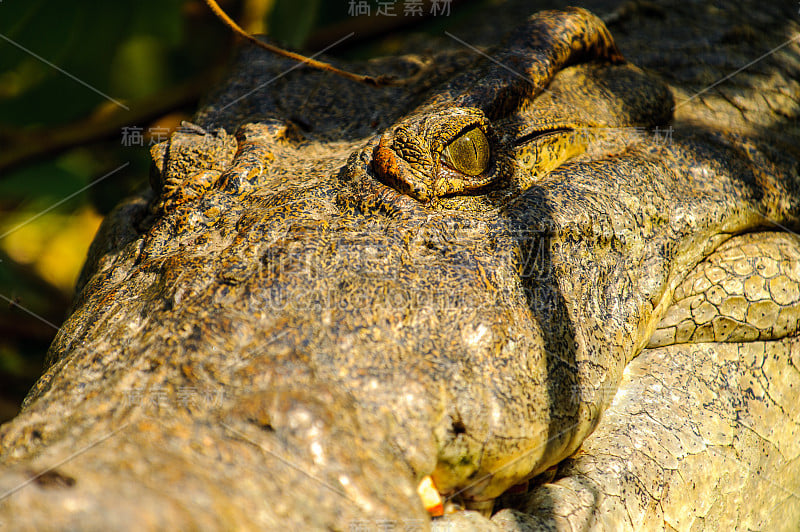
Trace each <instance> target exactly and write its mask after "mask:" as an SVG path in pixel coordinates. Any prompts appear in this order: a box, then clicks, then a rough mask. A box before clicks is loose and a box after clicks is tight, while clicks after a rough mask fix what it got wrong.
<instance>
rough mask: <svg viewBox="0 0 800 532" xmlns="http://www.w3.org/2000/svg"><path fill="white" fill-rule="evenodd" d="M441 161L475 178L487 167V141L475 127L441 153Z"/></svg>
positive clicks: (457, 138)
mask: <svg viewBox="0 0 800 532" xmlns="http://www.w3.org/2000/svg"><path fill="white" fill-rule="evenodd" d="M442 160H443V161H444V163H445V164H446V165H447V166H449V167H450V168H452V169H454V170H458V171H459V172H461V173H462V174H466V175H469V176H475V175H478V174H481V173H483V171H484V170H486V167H487V166H488V165H489V141H488V140H486V135H484V134H483V131H481V130H480V129H478V128H477V127H475V128H472V129H470V130H469V131H467V132H465V133H463V134H461V135H459V136H458V137H456V138H455V140H453V142H451V143H450V144H448V145H447V146H445V148H444V150H443V151H442Z"/></svg>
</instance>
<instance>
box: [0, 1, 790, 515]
mask: <svg viewBox="0 0 800 532" xmlns="http://www.w3.org/2000/svg"><path fill="white" fill-rule="evenodd" d="M668 7H670V6H668ZM672 8H674V12H675V13H678V14H680V13H681V11H680V6H671V7H670V9H672ZM652 9H654V8H652V7H649V8H648V10H652ZM762 11H763V13H764V16H773V22H775V24H777V22H776V21H777V20H781V19H780V12H779V10H776V9H775V8H773V9H772V10H770V8H763V9H762ZM776 12H778V14H777V15H776V14H775V13H776ZM615 13H616V14H617V15H620V14H622V15H624V17H622V18H623V19H625V17H627V20H633V22H637V23H641V20H640V19H641V18H642V17H648V16H650V17H656V18H658V17H663V18H669V17H670V16H674V14H673V11H670V10H668V9H667V8H664V11H663V12H659V11H658V10H656V11H655V14H653V13H651V12H650V11H645V12H639V11H636V10H634V11H633V14H631V13H630V12H629V11H625V10H624V9H623V10H619V11H616V12H615ZM648 13H649V14H648ZM683 13H685V12H683ZM693 14H694V15H695V16H696V15H697V13H693ZM620 16H621V15H620ZM728 16H734V15H731V14H728ZM631 17H632V18H631ZM637 17H639V18H637ZM687 18H689V17H688V16H687ZM613 19H614V17H613V16H612V17H611V18H610V19H609V20H613ZM727 22H730V21H729V20H728V21H727ZM618 24H622V26H621V28H620V29H621V30H623V29H628V28H629V26H625V24H624V21H623V22H621V23H618ZM631 24H632V23H631ZM694 24H695V27H697V28H701V29H702V31H710V30H709V29H708V28H709V27H710V26H708V25H706V26H704V25H703V24H705V22H695V23H694ZM712 26H713V25H712ZM737 31H740V32H745V33H746V29H740V30H737ZM625 33H626V32H625V31H623V34H625ZM638 38H639V39H644V37H641V36H640V37H638ZM779 38H780V37H779ZM636 39H637V37H636V36H635V35H633V36H631V37H629V41H628V42H629V43H633V44H635V43H637V42H638V41H637V40H636ZM770 43H771V41H770ZM776 44H780V43H779V42H778V43H776ZM642 50H643V48H641V47H640V48H638V49H637V48H634V50H633V52H632V53H633V55H634V56H637V57H639V58H640V59H642V60H643V61H642V62H643V63H644V64H647V65H649V66H650V70H649V71H647V72H646V71H643V70H640V69H639V68H637V67H635V66H633V65H631V64H630V63H627V62H625V60H624V59H623V56H622V54H620V52H619V50H618V49H617V47H616V45H615V44H614V42H613V40H612V38H611V36H610V34H609V33H608V31H607V30H606V29H605V27H604V26H603V25H602V23H601V22H600V21H599V19H597V18H596V17H595V16H594V15H591V14H590V13H588V12H586V11H582V10H574V9H573V10H567V11H550V12H542V13H539V14H536V15H534V16H532V17H531V18H530V19H529V20H528V21H527V22H526V24H525V25H524V26H523V27H522V28H520V29H519V30H517V31H516V32H514V33H512V35H511V36H510V37H509V39H508V40H507V41H506V44H505V45H503V46H501V47H500V48H499V49H498V50H497V51H496V52H494V53H493V56H494V57H497V58H499V59H501V62H502V63H503V64H505V65H506V66H511V67H512V69H513V70H514V72H513V73H512V72H510V71H509V70H506V69H505V68H501V67H498V66H497V65H496V64H494V63H491V62H486V61H481V60H478V61H477V62H476V60H475V58H474V57H473V56H468V55H460V54H458V53H451V54H446V53H445V54H442V56H441V57H440V58H439V59H438V60H437V61H434V62H432V63H430V64H428V65H426V66H424V68H425V69H426V70H425V75H424V76H420V77H418V78H417V80H416V82H414V83H412V84H411V85H409V86H405V87H402V88H391V89H387V90H385V91H384V90H382V91H376V90H375V89H372V88H368V87H355V86H353V85H352V84H350V83H349V82H346V81H341V80H338V79H335V78H331V77H330V76H329V75H327V74H322V73H317V72H308V71H303V70H298V71H296V72H292V73H290V74H287V75H286V76H285V77H284V78H283V79H281V80H280V82H278V83H276V84H275V86H274V87H272V88H271V89H270V90H268V91H257V92H253V93H251V94H249V95H248V96H246V97H244V98H241V99H238V100H237V98H240V97H241V96H242V95H243V94H247V93H248V92H250V91H251V90H252V89H254V88H256V87H258V86H260V85H262V84H263V83H264V81H265V80H268V79H272V78H273V77H275V75H277V74H278V73H280V72H283V71H284V70H286V69H287V68H289V67H290V66H291V64H290V63H287V62H285V61H283V60H277V59H274V58H271V57H268V56H266V55H265V54H263V53H261V52H259V51H252V50H248V51H246V52H244V54H243V57H242V59H241V61H240V63H239V66H238V67H236V69H235V70H234V72H233V74H232V75H231V76H230V77H229V79H228V81H227V83H226V84H225V85H224V86H223V87H222V88H221V89H220V90H219V91H218V93H217V94H215V95H213V96H212V97H211V98H210V100H209V103H208V104H207V105H206V106H205V107H204V108H203V109H202V110H201V111H200V113H199V114H198V115H197V117H196V120H195V122H196V123H197V124H198V127H192V128H189V129H188V130H186V131H184V132H179V133H176V134H175V135H173V136H172V138H171V139H170V141H169V143H166V144H162V145H159V146H158V147H156V148H155V149H154V150H153V156H154V161H155V171H154V174H153V176H152V179H151V181H152V183H153V189H154V190H153V191H151V192H148V193H145V194H143V195H141V196H138V197H135V198H132V199H131V200H129V201H127V202H125V203H124V204H122V205H120V206H119V207H118V208H117V210H116V211H115V212H114V213H113V214H112V215H111V216H110V217H109V218H108V220H107V221H106V222H105V223H104V225H103V227H102V229H101V231H100V233H99V235H98V237H97V239H96V241H95V243H94V244H93V247H92V250H91V253H90V257H89V260H88V261H87V265H86V268H85V270H84V273H83V275H82V277H81V280H80V281H79V295H78V296H77V298H76V301H75V303H74V305H73V309H72V313H71V315H70V317H69V318H68V319H67V321H66V323H65V324H64V326H63V327H62V329H61V331H60V332H59V335H58V336H57V338H56V339H55V341H54V343H53V346H52V347H51V349H50V351H49V353H48V368H47V370H46V372H45V374H44V375H43V376H42V378H41V379H40V381H39V382H38V383H37V384H36V385H35V386H34V388H33V389H32V390H31V392H30V394H29V396H28V398H27V399H26V403H25V406H24V409H23V411H22V413H21V414H20V415H19V416H18V417H17V418H16V419H15V420H13V421H11V422H10V423H8V424H6V425H4V426H3V427H2V428H0V449H2V450H1V451H0V460H2V463H3V470H2V474H1V475H0V493H7V492H9V491H11V490H14V491H13V493H10V494H9V495H8V496H5V497H4V498H3V499H2V500H1V501H0V521H2V522H3V523H4V524H5V525H9V524H10V525H11V528H12V529H20V530H25V529H31V530H33V529H37V530H41V529H69V528H75V529H84V530H93V529H98V530H99V529H109V528H112V529H165V528H190V529H191V528H203V529H206V528H216V529H232V528H247V529H250V528H261V529H267V530H273V529H279V528H280V529H285V528H289V529H298V530H299V529H335V530H348V529H352V527H354V526H361V527H366V528H368V529H370V528H378V527H379V526H382V524H383V525H386V524H387V523H388V524H392V525H394V526H396V528H398V529H403V528H404V527H418V528H421V529H427V528H428V527H430V526H431V525H433V526H434V527H442V528H444V527H447V526H450V527H451V529H453V530H455V529H458V530H462V529H464V530H468V529H473V530H540V529H543V530H551V529H565V530H568V529H585V528H596V529H620V528H621V529H648V530H649V529H677V530H695V529H700V530H702V529H722V528H732V527H739V528H753V529H759V528H766V529H781V528H784V529H793V528H795V527H796V525H797V523H798V522H800V515H799V512H800V509H799V508H800V503H798V496H797V494H798V491H800V461H798V460H799V459H798V456H800V447H799V446H798V441H799V440H798V437H797V424H798V421H799V419H800V401H798V394H800V392H798V390H800V375H799V374H798V364H800V345H798V339H797V337H796V331H797V310H796V309H797V296H796V294H797V286H798V281H800V279H798V271H797V256H798V253H800V251H799V250H800V241H799V240H798V238H797V237H796V236H793V235H792V234H791V233H789V232H785V231H779V230H778V229H779V228H780V227H779V226H776V225H774V224H780V226H783V227H788V228H794V227H798V225H799V224H798V221H799V220H798V213H799V212H800V211H799V210H798V202H800V183H799V182H798V181H799V179H798V153H797V150H796V145H797V142H796V141H797V136H795V135H796V131H795V130H794V129H792V127H791V126H790V125H783V123H784V122H786V121H787V117H792V116H796V114H797V109H798V101H800V97H798V89H797V83H796V82H795V81H793V80H792V79H791V76H792V74H796V73H797V67H796V64H797V59H798V54H797V50H796V48H793V47H790V48H789V49H787V50H784V52H783V53H782V54H780V55H778V56H777V57H776V58H773V59H772V61H773V62H780V61H783V62H784V64H782V70H781V71H780V72H782V73H781V74H777V73H776V72H775V71H770V69H769V64H770V63H769V61H767V64H765V65H761V67H760V69H761V70H760V71H759V72H758V74H759V75H761V77H760V78H759V77H757V76H756V78H754V79H750V78H747V80H745V81H743V82H742V83H743V86H744V88H743V89H742V91H741V93H739V94H733V95H731V94H724V93H720V94H722V96H719V97H717V96H716V95H707V97H705V98H696V99H695V100H693V101H692V102H689V103H688V104H686V105H681V106H679V107H677V108H675V110H674V113H673V105H674V98H675V97H676V96H677V97H683V98H684V99H685V98H686V97H687V95H691V94H692V91H693V90H699V88H702V86H700V87H699V88H697V87H694V86H693V85H692V83H691V82H685V83H683V84H680V83H678V81H680V79H681V75H682V74H681V72H682V71H681V68H679V67H680V65H679V66H678V67H676V66H675V65H668V67H669V68H668V69H666V68H665V70H669V72H661V73H659V72H658V70H657V69H654V68H653V65H652V64H651V63H648V57H647V53H646V52H643V51H642ZM630 55H631V54H628V53H627V52H626V57H628V58H630ZM419 66H420V63H419V62H418V61H417V60H415V59H414V58H413V57H399V58H395V59H387V60H384V61H380V62H374V63H371V64H370V65H368V66H367V67H365V68H366V69H373V70H374V71H375V72H380V73H385V72H387V71H388V72H393V73H395V74H398V75H400V76H403V75H409V74H411V73H413V72H414V71H415V69H417V68H419ZM518 73H522V76H520V75H519V74H518ZM762 74H763V75H762ZM719 77H722V76H719ZM795 77H796V76H795ZM756 81H758V83H756ZM748 84H749V85H748ZM748 87H750V89H749V92H748V90H747V88H748ZM754 87H757V89H758V93H759V95H761V99H760V100H758V102H757V103H753V101H752V100H753V99H754V96H753V94H754V92H755V89H754ZM342 94H347V95H349V96H348V97H347V98H342ZM712 96H713V97H712ZM747 96H750V98H749V99H748V98H747ZM770 102H772V103H770ZM776 102H777V103H776ZM377 111H379V112H377ZM748 113H750V115H751V116H756V117H758V120H746V118H747V116H748ZM770 117H771V120H772V121H771V122H770ZM670 125H671V126H672V128H673V131H672V140H671V142H665V141H664V140H663V139H662V138H660V137H658V136H654V135H653V133H652V132H653V128H655V127H656V126H658V127H659V128H660V130H661V131H663V128H665V127H668V126H670ZM476 128H477V129H479V130H480V131H481V132H483V133H484V135H485V137H486V139H487V142H488V143H489V146H490V152H491V157H490V159H489V161H488V164H487V167H486V168H485V169H484V170H483V171H482V172H480V173H479V174H478V175H474V176H470V175H465V174H461V173H459V172H458V170H456V169H454V168H452V167H449V166H448V165H447V164H446V163H445V162H443V160H444V159H443V157H442V152H443V150H444V149H445V147H446V146H447V145H448V144H449V143H451V142H452V141H453V140H455V139H457V138H458V137H459V136H460V135H462V134H464V133H465V132H466V131H469V130H470V129H476ZM778 131H779V132H780V133H781V134H782V135H783V136H780V135H778V134H776V133H775V132H778ZM748 265H750V266H751V267H750V268H748ZM773 285H774V286H773ZM715 288H716V289H715ZM742 296H744V300H745V301H746V302H745V301H742V300H741V298H742ZM737 298H739V299H737ZM705 303H708V305H704V304H705ZM742 305H744V307H743V306H742ZM770 312H772V313H773V314H774V315H775V316H777V318H776V319H775V321H774V322H773V321H772V315H773V314H769V313H770ZM765 316H766V317H765ZM689 317H690V321H691V323H692V324H693V325H695V329H694V330H693V332H689V333H687V332H685V331H684V332H680V334H679V332H678V331H680V330H684V329H686V330H688V325H686V326H684V329H681V328H680V327H681V325H680V324H682V323H684V322H685V321H686V319H689ZM715 320H716V321H715ZM726 320H727V321H726ZM717 322H718V323H720V324H721V325H718V326H716V328H715V325H714V324H715V323H717ZM734 322H735V324H736V326H735V327H733V326H731V327H725V326H724V325H725V324H729V323H734ZM708 323H711V324H712V326H711V329H710V331H711V333H713V335H712V336H709V334H711V333H697V332H696V331H699V330H701V328H702V327H704V326H705V325H707V324H708ZM673 326H674V327H676V332H675V334H674V335H672V332H671V330H670V327H673ZM703 330H708V328H707V327H706V328H705V329H703ZM752 331H756V333H753V332H752ZM694 334H697V335H698V336H696V337H695V336H693V335H694ZM648 346H650V347H649V348H648ZM553 466H557V467H555V468H554V467H553ZM426 474H431V475H433V478H434V480H435V481H436V484H437V487H438V488H439V490H440V491H441V492H442V493H443V494H444V495H445V496H447V497H448V498H450V499H451V500H453V501H455V502H457V503H459V504H462V505H465V506H466V507H469V508H475V509H480V510H483V511H484V513H487V514H488V511H487V510H488V508H489V507H490V506H491V504H492V501H494V511H495V513H494V515H492V516H491V518H489V517H486V516H484V515H481V514H480V513H478V512H474V511H463V512H457V513H454V514H451V515H448V516H446V517H444V518H442V519H438V520H435V521H434V522H431V521H430V519H429V518H428V517H427V514H426V512H425V511H424V509H423V508H422V504H421V502H420V500H419V498H418V497H417V494H416V492H415V487H416V484H417V482H418V481H419V479H420V478H421V477H422V476H424V475H426ZM529 478H530V479H531V483H530V486H531V487H530V490H529V491H528V492H527V493H524V494H515V495H502V494H503V493H504V492H505V491H506V489H507V488H509V487H511V486H513V485H515V484H518V483H520V482H522V481H524V480H526V479H529ZM30 479H35V480H32V481H30V482H29V483H28V484H27V485H25V486H23V487H21V488H19V489H17V488H18V487H19V486H20V485H21V484H22V483H24V482H26V481H29V480H30ZM498 497H499V498H498Z"/></svg>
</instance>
